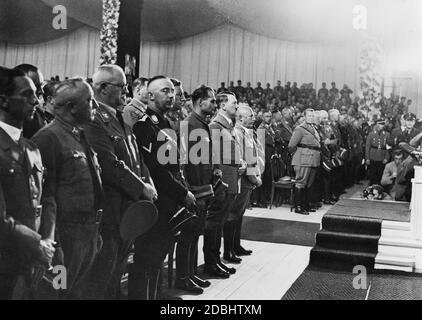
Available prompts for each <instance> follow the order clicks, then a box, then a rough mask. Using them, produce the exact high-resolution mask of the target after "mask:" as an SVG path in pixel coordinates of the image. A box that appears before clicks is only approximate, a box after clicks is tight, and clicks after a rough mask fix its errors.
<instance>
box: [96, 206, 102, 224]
mask: <svg viewBox="0 0 422 320" xmlns="http://www.w3.org/2000/svg"><path fill="white" fill-rule="evenodd" d="M102 217H103V209H100V210H97V212H96V214H95V224H100V223H101V220H102Z"/></svg>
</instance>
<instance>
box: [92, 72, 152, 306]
mask: <svg viewBox="0 0 422 320" xmlns="http://www.w3.org/2000/svg"><path fill="white" fill-rule="evenodd" d="M93 87H94V93H95V98H96V100H97V101H98V103H99V107H98V109H97V113H96V116H95V119H94V121H93V122H90V123H88V124H86V125H85V126H84V131H85V135H86V137H87V139H88V143H89V144H90V145H92V147H93V148H94V151H95V152H97V153H98V159H99V163H100V166H101V169H102V176H101V177H102V180H103V187H104V194H105V199H106V201H105V204H104V214H103V219H102V221H101V225H100V227H101V237H102V239H103V242H104V244H103V248H102V250H101V251H100V253H99V254H98V255H97V257H96V259H95V263H94V266H93V268H92V270H91V273H90V276H89V281H88V282H89V283H88V285H87V287H86V290H87V291H86V294H87V295H88V298H91V299H92V298H95V299H103V298H106V299H107V300H109V299H112V300H114V299H118V298H119V294H120V281H121V277H122V275H123V272H124V271H125V269H126V265H127V260H128V256H129V253H130V250H131V248H132V245H133V243H132V242H131V241H124V240H123V239H122V238H121V236H120V222H121V218H122V216H123V213H124V212H125V211H126V209H127V208H128V207H129V205H130V203H132V202H136V201H138V200H149V201H153V200H155V199H156V198H157V191H156V189H155V187H154V183H153V181H152V179H151V177H150V174H149V171H148V168H147V167H146V166H145V164H144V162H143V159H142V157H141V156H140V153H139V150H138V146H137V143H136V138H135V136H134V135H133V134H132V131H131V129H130V128H129V127H128V126H127V125H126V124H125V123H124V121H123V115H122V107H123V104H124V97H125V95H126V93H127V83H126V76H125V74H124V72H123V70H122V69H121V68H120V67H118V66H115V65H103V66H101V67H99V68H98V70H97V71H96V72H95V74H94V75H93Z"/></svg>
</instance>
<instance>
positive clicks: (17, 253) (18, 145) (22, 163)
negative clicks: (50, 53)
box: [0, 67, 55, 300]
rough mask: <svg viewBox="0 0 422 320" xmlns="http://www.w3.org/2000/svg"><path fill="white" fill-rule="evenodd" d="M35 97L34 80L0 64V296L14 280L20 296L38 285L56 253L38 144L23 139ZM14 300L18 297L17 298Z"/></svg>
mask: <svg viewBox="0 0 422 320" xmlns="http://www.w3.org/2000/svg"><path fill="white" fill-rule="evenodd" d="M38 103H39V101H38V99H37V95H36V87H35V85H34V83H33V81H32V80H31V79H30V78H29V77H27V76H25V74H24V73H23V72H22V71H20V70H16V69H14V70H11V69H7V68H3V67H0V257H1V259H0V299H2V300H3V299H11V298H12V296H13V292H14V290H15V288H16V286H17V284H18V279H19V278H21V277H24V278H25V280H26V281H25V288H24V290H23V291H25V292H21V294H22V297H25V296H26V297H27V293H28V292H29V286H28V287H27V286H26V285H30V286H32V287H33V286H36V285H37V283H38V282H39V281H40V280H41V278H42V276H43V273H44V271H45V270H46V269H48V267H49V265H50V264H51V261H52V258H53V255H54V251H55V248H54V241H53V239H54V238H53V237H52V233H53V231H54V221H53V220H51V217H49V216H48V215H46V216H42V215H41V214H42V206H41V204H40V202H41V194H42V182H43V174H44V169H43V165H42V161H41V155H40V152H39V150H38V148H37V146H36V145H35V144H34V143H33V142H31V141H29V140H26V139H25V138H23V137H22V128H23V122H24V121H25V120H31V119H32V117H33V115H34V112H35V107H36V105H38ZM15 298H16V297H15Z"/></svg>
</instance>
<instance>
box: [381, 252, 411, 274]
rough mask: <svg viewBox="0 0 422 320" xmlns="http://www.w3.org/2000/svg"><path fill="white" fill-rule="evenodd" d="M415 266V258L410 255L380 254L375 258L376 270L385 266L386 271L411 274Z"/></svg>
mask: <svg viewBox="0 0 422 320" xmlns="http://www.w3.org/2000/svg"><path fill="white" fill-rule="evenodd" d="M415 264H416V263H415V257H414V256H411V255H402V254H388V253H385V252H380V253H378V255H377V256H376V258H375V268H376V269H382V268H385V267H386V266H387V267H388V270H397V271H407V272H413V270H414V268H415Z"/></svg>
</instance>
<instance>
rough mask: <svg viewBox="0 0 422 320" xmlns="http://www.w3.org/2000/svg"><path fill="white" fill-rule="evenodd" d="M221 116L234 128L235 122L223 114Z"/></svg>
mask: <svg viewBox="0 0 422 320" xmlns="http://www.w3.org/2000/svg"><path fill="white" fill-rule="evenodd" d="M221 116H222V117H223V118H224V119H226V120H227V122H228V123H229V125H231V126H233V120H232V119H230V118H229V117H227V116H226V115H225V114H223V113H221Z"/></svg>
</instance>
